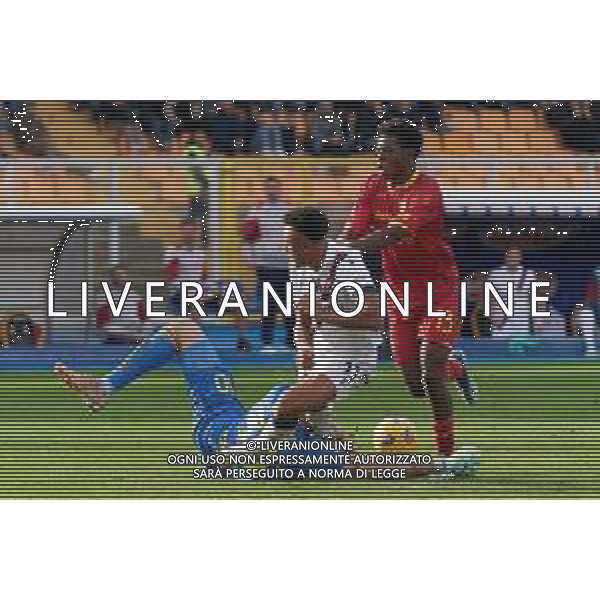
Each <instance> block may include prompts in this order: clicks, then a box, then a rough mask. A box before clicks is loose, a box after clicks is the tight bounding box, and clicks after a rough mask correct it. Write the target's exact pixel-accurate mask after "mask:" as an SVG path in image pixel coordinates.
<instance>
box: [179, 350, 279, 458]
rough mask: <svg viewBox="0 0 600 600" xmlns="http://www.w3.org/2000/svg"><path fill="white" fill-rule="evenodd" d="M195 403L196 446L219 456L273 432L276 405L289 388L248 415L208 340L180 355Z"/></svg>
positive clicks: (268, 397) (273, 394) (274, 392)
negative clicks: (246, 441)
mask: <svg viewBox="0 0 600 600" xmlns="http://www.w3.org/2000/svg"><path fill="white" fill-rule="evenodd" d="M180 360H181V367H182V370H183V373H184V375H185V379H186V382H187V387H188V394H189V396H190V401H191V403H192V421H193V428H194V431H193V437H194V443H195V444H196V447H197V448H198V450H199V451H200V452H219V451H222V450H225V449H227V448H228V447H232V446H235V445H236V444H238V443H239V442H240V441H242V438H243V440H249V439H252V438H253V437H256V436H258V435H260V432H261V431H265V430H267V429H274V426H275V418H276V412H277V405H278V403H279V400H280V398H281V395H282V394H283V392H285V390H287V389H288V388H289V386H288V385H287V384H284V385H279V386H277V387H275V388H273V389H272V390H271V391H270V392H269V393H268V394H267V395H266V396H265V398H264V399H263V400H261V401H260V402H259V403H258V404H256V405H255V406H254V407H253V408H252V409H251V410H250V411H248V410H247V409H246V408H245V407H244V406H243V405H242V403H241V402H240V401H239V398H238V397H237V395H236V393H235V388H234V384H233V377H232V376H231V372H230V371H229V370H228V369H226V368H225V367H224V366H223V364H222V362H221V360H220V358H219V356H218V354H217V353H216V351H215V350H214V348H213V347H212V345H211V344H210V342H209V341H208V339H207V338H203V339H201V340H200V341H198V342H197V343H195V344H194V345H193V346H191V347H189V348H186V350H185V351H184V352H183V353H181V354H180Z"/></svg>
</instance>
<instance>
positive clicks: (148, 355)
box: [54, 319, 324, 452]
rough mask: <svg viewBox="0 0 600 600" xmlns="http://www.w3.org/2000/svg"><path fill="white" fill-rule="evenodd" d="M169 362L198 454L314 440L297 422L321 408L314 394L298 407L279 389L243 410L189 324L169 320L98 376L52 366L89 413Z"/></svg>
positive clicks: (226, 375) (223, 373)
mask: <svg viewBox="0 0 600 600" xmlns="http://www.w3.org/2000/svg"><path fill="white" fill-rule="evenodd" d="M173 359H178V361H179V364H180V366H181V369H182V371H183V374H184V376H185V380H186V383H187V388H188V394H189V397H190V400H191V403H192V419H193V438H194V443H195V445H196V447H197V448H198V450H199V451H200V452H219V451H226V450H228V449H235V448H236V447H243V444H244V443H245V442H246V441H248V440H250V439H252V440H260V439H303V440H306V439H311V436H313V435H314V434H312V433H311V432H310V430H309V429H307V428H306V427H304V426H302V425H301V421H302V417H303V415H305V414H306V413H311V412H317V411H319V410H322V409H323V408H324V406H323V402H322V399H320V397H319V395H318V394H313V395H310V394H308V395H304V396H303V397H304V400H303V401H302V403H301V404H299V403H298V396H297V395H296V394H294V393H293V390H291V388H292V386H290V385H288V384H282V385H278V386H276V387H274V388H273V389H272V390H271V391H270V392H269V393H268V394H267V395H266V396H265V398H264V399H263V400H262V401H260V402H259V403H258V404H256V405H255V406H254V407H253V408H252V409H251V410H250V411H248V410H247V409H246V408H245V407H244V406H243V405H242V404H241V403H240V401H239V399H238V397H237V396H236V394H235V391H234V385H233V378H232V376H231V373H230V371H229V370H228V369H227V368H225V367H224V366H223V364H222V362H221V360H220V358H219V356H218V354H217V352H216V351H215V349H214V347H213V346H212V344H211V342H210V340H209V339H208V337H207V336H206V334H205V333H204V331H203V329H202V328H201V327H200V325H199V324H197V323H195V322H194V321H193V320H192V319H176V320H173V321H171V322H170V323H169V324H167V325H165V326H164V327H162V328H161V329H160V330H159V331H157V332H156V333H154V334H153V335H152V336H150V337H149V338H147V339H146V340H145V341H144V342H143V343H142V344H141V345H140V346H139V347H138V348H137V349H136V350H134V351H133V352H132V353H131V354H130V355H129V356H128V357H127V358H126V359H125V360H124V361H123V362H122V363H121V364H119V365H118V366H117V367H116V368H114V369H113V370H112V371H111V372H110V373H108V374H107V375H105V376H103V377H94V376H90V375H85V374H82V373H77V372H75V371H73V370H71V369H69V368H68V367H66V366H65V365H64V364H62V363H57V364H56V365H55V367H54V371H55V373H56V374H57V375H58V376H59V377H60V378H61V379H62V380H63V382H64V383H65V384H66V385H67V386H68V387H70V388H73V389H75V390H76V391H77V392H78V393H80V394H81V395H82V396H83V399H84V403H85V404H86V405H87V406H88V408H89V410H90V411H91V412H93V413H97V412H99V411H101V410H102V409H103V408H104V406H105V405H106V403H107V402H108V401H109V400H110V398H111V397H112V396H113V395H114V394H116V393H117V392H119V391H120V390H122V389H124V388H125V387H127V386H128V385H129V384H130V383H132V382H133V381H135V380H136V379H138V378H139V377H141V376H143V375H144V374H145V373H148V372H150V371H152V370H154V369H158V368H160V367H162V366H163V365H165V364H167V363H168V362H170V361H171V360H173ZM290 390H291V391H290ZM288 391H290V393H286V392H288ZM314 439H319V438H318V437H317V436H315V437H314Z"/></svg>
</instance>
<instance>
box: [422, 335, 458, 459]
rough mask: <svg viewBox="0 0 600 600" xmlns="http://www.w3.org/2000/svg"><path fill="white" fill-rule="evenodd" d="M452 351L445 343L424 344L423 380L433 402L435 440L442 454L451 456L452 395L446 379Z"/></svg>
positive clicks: (452, 436) (439, 452)
mask: <svg viewBox="0 0 600 600" xmlns="http://www.w3.org/2000/svg"><path fill="white" fill-rule="evenodd" d="M450 352H451V348H450V347H449V346H446V345H443V344H439V343H435V342H433V343H432V342H424V343H423V344H422V355H421V356H422V364H423V382H424V384H425V391H426V393H427V397H428V398H429V401H430V402H431V409H432V412H433V428H434V434H435V442H436V447H437V451H438V454H439V455H440V456H450V455H451V454H452V453H453V452H454V423H453V420H452V396H451V394H450V391H449V389H448V385H447V379H446V369H447V364H448V358H449V356H450Z"/></svg>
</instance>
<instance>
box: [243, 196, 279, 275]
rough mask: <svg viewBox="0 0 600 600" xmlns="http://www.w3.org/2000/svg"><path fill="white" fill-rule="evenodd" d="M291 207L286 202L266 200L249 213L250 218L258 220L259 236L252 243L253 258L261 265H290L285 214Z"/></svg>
mask: <svg viewBox="0 0 600 600" xmlns="http://www.w3.org/2000/svg"><path fill="white" fill-rule="evenodd" d="M289 210H290V207H289V206H288V205H287V204H285V202H279V201H277V202H270V201H268V200H267V201H265V202H264V204H261V205H260V206H257V207H256V208H253V209H252V210H251V211H250V212H249V213H248V215H247V218H248V219H249V220H252V219H255V220H256V221H257V222H258V231H259V237H258V239H257V240H256V242H255V243H254V244H252V246H251V249H252V258H253V259H254V262H255V263H256V265H257V266H259V267H271V268H283V269H287V268H288V267H289V257H288V253H287V249H286V241H285V234H284V232H285V230H286V227H287V226H286V223H285V215H286V214H287V213H288V212H289Z"/></svg>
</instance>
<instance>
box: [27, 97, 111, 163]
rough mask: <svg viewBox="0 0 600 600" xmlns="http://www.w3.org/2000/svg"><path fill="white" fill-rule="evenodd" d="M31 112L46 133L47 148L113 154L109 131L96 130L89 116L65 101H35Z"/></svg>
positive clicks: (67, 153)
mask: <svg viewBox="0 0 600 600" xmlns="http://www.w3.org/2000/svg"><path fill="white" fill-rule="evenodd" d="M32 110H33V113H34V115H35V116H36V117H37V118H38V119H39V120H40V122H41V124H42V125H43V127H44V130H45V132H46V135H47V139H48V144H49V146H50V150H51V151H54V152H56V153H59V154H61V155H63V156H110V155H113V156H114V155H116V153H117V152H116V144H115V142H114V140H112V139H111V136H110V134H107V133H102V132H100V131H98V128H97V126H96V124H95V123H94V122H93V120H92V118H91V117H90V116H89V115H88V114H86V113H84V112H83V111H76V110H74V109H73V108H72V107H71V106H70V104H69V103H68V102H34V103H33V108H32Z"/></svg>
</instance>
